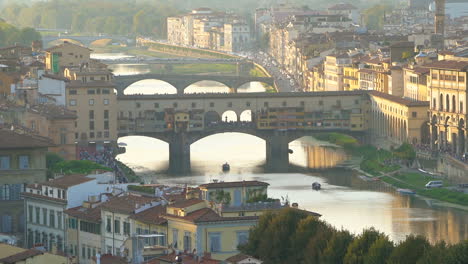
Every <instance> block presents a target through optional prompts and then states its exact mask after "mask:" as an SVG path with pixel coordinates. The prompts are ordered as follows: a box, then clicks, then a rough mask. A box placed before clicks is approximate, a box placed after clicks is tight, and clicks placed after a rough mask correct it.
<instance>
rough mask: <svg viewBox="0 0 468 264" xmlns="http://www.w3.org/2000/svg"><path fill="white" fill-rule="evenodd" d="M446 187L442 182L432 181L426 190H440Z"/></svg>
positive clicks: (427, 184)
mask: <svg viewBox="0 0 468 264" xmlns="http://www.w3.org/2000/svg"><path fill="white" fill-rule="evenodd" d="M442 186H444V183H443V182H442V181H430V182H428V183H426V188H428V189H430V188H440V187H442Z"/></svg>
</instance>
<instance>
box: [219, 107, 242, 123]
mask: <svg viewBox="0 0 468 264" xmlns="http://www.w3.org/2000/svg"><path fill="white" fill-rule="evenodd" d="M221 121H222V122H237V121H239V115H237V113H236V112H234V111H233V110H227V111H225V112H224V113H223V114H222V115H221Z"/></svg>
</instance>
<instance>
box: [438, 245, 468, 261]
mask: <svg viewBox="0 0 468 264" xmlns="http://www.w3.org/2000/svg"><path fill="white" fill-rule="evenodd" d="M445 261H446V262H444V263H446V264H466V263H468V240H465V241H462V242H460V243H458V244H456V245H453V246H451V247H450V248H449V249H448V252H447V257H446V259H445Z"/></svg>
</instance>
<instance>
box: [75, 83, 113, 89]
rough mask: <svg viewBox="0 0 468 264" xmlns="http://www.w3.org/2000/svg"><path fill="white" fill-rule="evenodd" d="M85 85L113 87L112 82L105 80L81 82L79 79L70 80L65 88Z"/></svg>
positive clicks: (83, 86)
mask: <svg viewBox="0 0 468 264" xmlns="http://www.w3.org/2000/svg"><path fill="white" fill-rule="evenodd" d="M85 87H109V88H113V87H115V84H114V83H112V82H105V81H94V82H86V83H84V82H81V81H70V83H68V84H67V88H85Z"/></svg>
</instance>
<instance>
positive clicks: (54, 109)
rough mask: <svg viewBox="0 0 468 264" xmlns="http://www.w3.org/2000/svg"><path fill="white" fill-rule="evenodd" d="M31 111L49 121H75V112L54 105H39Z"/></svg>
mask: <svg viewBox="0 0 468 264" xmlns="http://www.w3.org/2000/svg"><path fill="white" fill-rule="evenodd" d="M31 111H36V112H38V113H40V114H41V115H44V116H46V117H48V118H49V119H76V118H77V116H76V114H75V112H73V111H71V110H68V109H67V108H65V107H63V106H59V105H54V104H39V105H35V106H33V107H32V108H31Z"/></svg>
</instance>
